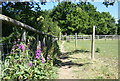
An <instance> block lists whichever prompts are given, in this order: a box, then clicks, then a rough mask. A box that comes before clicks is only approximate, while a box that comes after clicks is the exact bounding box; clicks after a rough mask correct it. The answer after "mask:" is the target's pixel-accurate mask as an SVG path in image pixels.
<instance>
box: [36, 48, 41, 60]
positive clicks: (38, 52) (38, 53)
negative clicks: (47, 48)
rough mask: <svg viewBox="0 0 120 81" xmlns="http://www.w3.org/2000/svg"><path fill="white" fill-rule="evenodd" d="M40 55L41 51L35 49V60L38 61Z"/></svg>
mask: <svg viewBox="0 0 120 81" xmlns="http://www.w3.org/2000/svg"><path fill="white" fill-rule="evenodd" d="M40 55H41V49H40V48H37V50H36V59H40Z"/></svg>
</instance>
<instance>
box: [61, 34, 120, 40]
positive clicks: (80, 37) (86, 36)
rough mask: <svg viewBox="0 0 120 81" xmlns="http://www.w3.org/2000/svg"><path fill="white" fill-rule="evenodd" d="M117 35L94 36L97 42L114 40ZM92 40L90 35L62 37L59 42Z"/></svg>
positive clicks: (117, 37)
mask: <svg viewBox="0 0 120 81" xmlns="http://www.w3.org/2000/svg"><path fill="white" fill-rule="evenodd" d="M119 37H120V36H119V35H95V39H97V40H116V39H119ZM73 39H77V40H92V35H62V36H61V39H60V40H73Z"/></svg>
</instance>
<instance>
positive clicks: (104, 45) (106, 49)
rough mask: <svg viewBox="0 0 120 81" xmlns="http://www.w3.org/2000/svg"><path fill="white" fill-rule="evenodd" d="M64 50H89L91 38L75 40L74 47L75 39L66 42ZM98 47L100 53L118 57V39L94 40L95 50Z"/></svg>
mask: <svg viewBox="0 0 120 81" xmlns="http://www.w3.org/2000/svg"><path fill="white" fill-rule="evenodd" d="M64 47H65V50H66V51H74V50H86V51H89V52H91V40H77V46H76V48H75V40H72V41H70V42H66V43H65V45H64ZM97 48H99V49H100V53H99V54H100V55H103V56H108V57H118V40H95V50H96V49H97Z"/></svg>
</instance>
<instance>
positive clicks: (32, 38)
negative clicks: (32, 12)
mask: <svg viewBox="0 0 120 81" xmlns="http://www.w3.org/2000/svg"><path fill="white" fill-rule="evenodd" d="M0 20H2V21H3V22H9V24H12V25H15V26H17V27H18V28H20V29H21V28H22V30H21V31H20V33H19V34H16V33H15V34H13V35H12V36H11V37H10V38H9V40H8V41H7V42H2V43H1V47H2V48H1V50H0V53H1V55H2V56H1V58H2V60H3V61H4V60H5V57H6V56H7V55H9V54H11V50H12V48H13V46H14V45H18V44H20V42H24V44H26V45H27V46H29V49H30V50H32V51H34V52H35V51H36V49H37V48H38V47H40V48H41V50H42V51H43V52H44V57H45V60H46V61H47V56H48V55H49V54H52V55H50V56H51V57H52V58H51V59H52V60H54V56H57V55H59V54H60V51H59V46H58V44H57V40H56V38H57V37H56V36H54V35H50V34H47V33H45V32H42V31H39V30H37V29H35V28H33V27H31V26H29V25H26V24H24V23H22V22H20V21H17V20H14V19H12V18H10V17H7V16H5V15H2V14H0ZM29 32H33V33H34V34H32V35H31V34H29ZM21 33H22V34H21ZM17 35H18V36H17ZM13 38H14V39H13ZM2 41H4V40H2ZM30 43H31V44H32V45H30ZM26 49H27V48H26ZM56 54H57V55H56Z"/></svg>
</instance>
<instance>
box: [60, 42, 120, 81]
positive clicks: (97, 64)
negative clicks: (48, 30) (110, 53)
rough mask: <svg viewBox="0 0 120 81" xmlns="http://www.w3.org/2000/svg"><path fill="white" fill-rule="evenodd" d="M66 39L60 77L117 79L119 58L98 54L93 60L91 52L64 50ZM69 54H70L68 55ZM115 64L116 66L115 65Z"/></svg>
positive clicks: (61, 47) (62, 49)
mask: <svg viewBox="0 0 120 81" xmlns="http://www.w3.org/2000/svg"><path fill="white" fill-rule="evenodd" d="M64 44H65V41H62V44H61V45H60V50H61V52H62V55H61V56H60V60H61V63H60V68H59V69H58V75H59V77H58V79H117V78H118V70H117V69H118V67H117V65H118V64H117V63H116V62H118V61H117V60H112V59H109V58H105V57H104V58H103V57H101V56H100V55H97V54H96V56H95V57H96V59H95V60H93V61H92V60H91V59H90V58H89V57H90V53H84V52H79V53H73V52H71V54H68V53H69V52H67V51H65V50H64ZM67 54H68V55H67ZM113 66H114V67H113Z"/></svg>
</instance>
